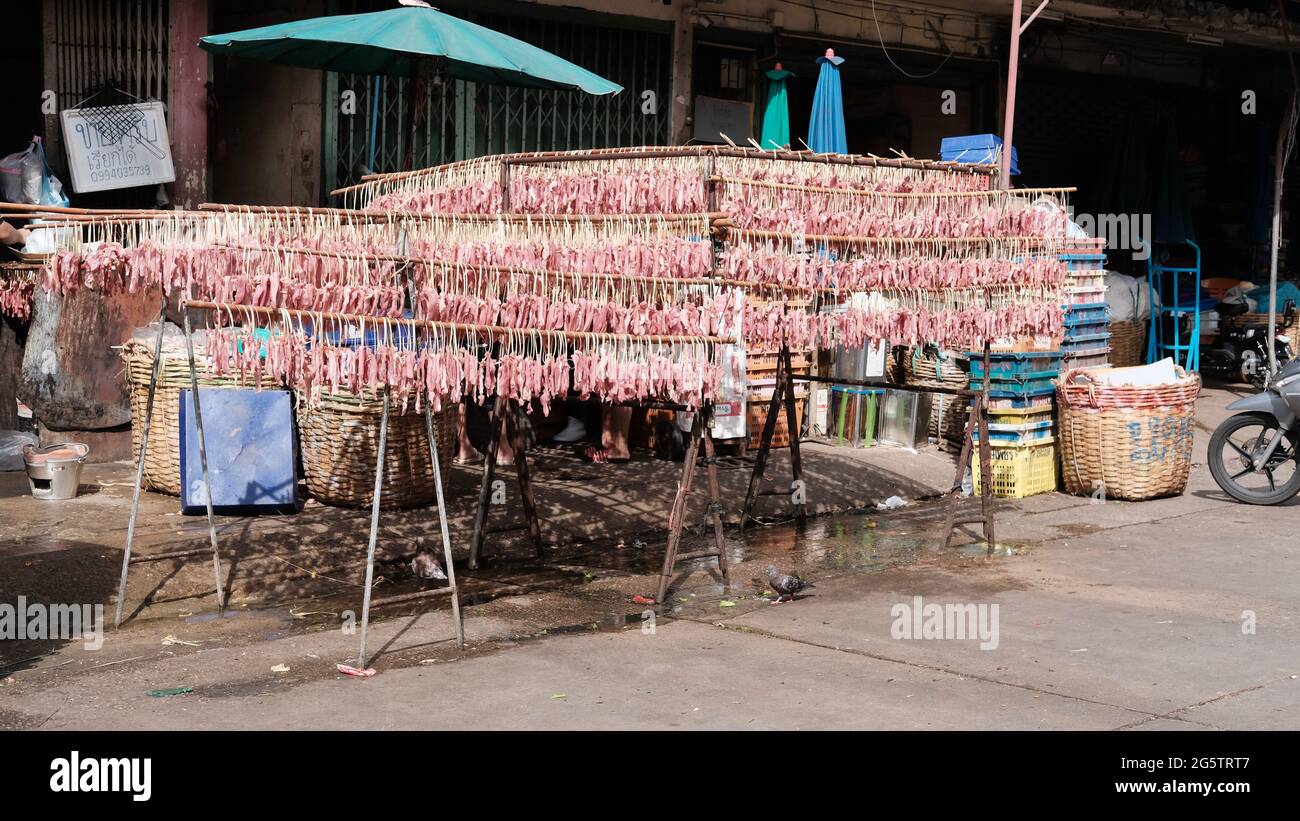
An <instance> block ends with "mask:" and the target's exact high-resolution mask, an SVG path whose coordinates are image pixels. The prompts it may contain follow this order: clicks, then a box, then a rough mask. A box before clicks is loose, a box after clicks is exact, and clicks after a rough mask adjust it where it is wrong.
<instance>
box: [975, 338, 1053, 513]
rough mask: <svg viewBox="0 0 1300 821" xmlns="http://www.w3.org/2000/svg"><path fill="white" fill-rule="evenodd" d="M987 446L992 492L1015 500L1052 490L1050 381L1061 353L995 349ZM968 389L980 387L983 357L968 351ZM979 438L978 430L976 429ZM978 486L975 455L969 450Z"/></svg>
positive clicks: (1051, 384)
mask: <svg viewBox="0 0 1300 821" xmlns="http://www.w3.org/2000/svg"><path fill="white" fill-rule="evenodd" d="M989 370H990V373H989V375H988V377H989V445H990V446H991V447H992V449H993V477H992V479H993V495H994V496H1001V497H1007V498H1013V499H1020V498H1024V497H1025V496H1032V495H1034V494H1036V493H1050V492H1052V491H1054V490H1056V426H1055V422H1054V421H1053V403H1052V399H1053V393H1054V391H1055V387H1054V384H1053V383H1054V382H1055V380H1056V378H1057V376H1059V375H1060V372H1061V353H1060V352H1059V351H1046V352H1036V353H995V354H991V355H990V360H989ZM970 373H971V380H970V387H971V390H975V391H978V390H982V389H983V387H984V378H985V374H984V357H983V355H982V354H975V353H972V354H971V355H970ZM974 434H975V435H974V439H975V441H977V442H978V441H979V432H978V429H976V431H974ZM971 473H972V477H973V481H974V483H975V485H974V486H975V487H976V488H978V487H979V482H980V474H979V454H978V452H975V453H972V454H971Z"/></svg>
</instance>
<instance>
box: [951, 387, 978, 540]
mask: <svg viewBox="0 0 1300 821" xmlns="http://www.w3.org/2000/svg"><path fill="white" fill-rule="evenodd" d="M981 400H982V397H979V396H977V397H975V401H974V402H973V403H972V404H971V409H970V417H969V418H967V420H966V432H965V435H964V436H962V442H961V454H960V455H959V456H958V457H957V475H956V476H955V477H954V478H953V482H952V487H951V488H950V489H949V490H948V515H947V517H946V518H945V520H944V525H943V547H944V549H945V550H947V549H948V545H949V544H950V543H951V542H952V534H953V532H954V531H955V530H956V528H957V506H958V504H960V502H961V486H962V484H963V483H964V482H965V479H966V470H967V469H968V468H969V466H970V457H971V451H972V450H973V445H974V436H973V432H974V429H975V426H976V425H977V424H979V423H978V422H977V421H976V420H977V419H978V418H979V414H980V413H982V412H983V406H984V403H983V401H981ZM980 469H981V470H984V469H985V468H984V466H983V465H982V464H981V465H980ZM982 483H983V477H981V484H982Z"/></svg>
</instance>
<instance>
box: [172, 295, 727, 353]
mask: <svg viewBox="0 0 1300 821" xmlns="http://www.w3.org/2000/svg"><path fill="white" fill-rule="evenodd" d="M184 307H190V308H194V309H196V310H201V311H217V312H220V313H226V314H230V315H232V316H233V315H235V314H244V315H247V314H256V315H258V316H266V317H272V318H283V317H286V316H289V317H301V318H306V319H314V320H330V321H337V322H356V323H361V322H366V323H369V324H381V323H382V324H385V325H404V326H406V327H409V328H439V329H442V330H448V331H451V332H452V333H476V334H484V335H488V334H498V335H509V334H514V335H519V334H533V335H537V336H545V337H550V338H552V339H560V338H563V339H567V340H572V341H582V340H594V341H598V342H619V341H627V340H630V341H633V342H649V343H651V344H673V343H679V342H680V343H687V344H690V343H699V344H714V345H733V344H735V342H736V340H735V339H733V338H732V337H727V336H684V335H659V334H609V333H587V332H584V331H554V330H549V329H544V328H511V327H508V326H505V325H473V324H464V323H459V322H441V321H438V320H433V319H408V318H405V317H382V316H370V315H366V314H339V313H333V312H326V311H304V310H300V309H298V308H264V307H262V306H260V305H241V304H239V303H234V302H208V301H206V300H197V299H196V300H187V301H185V302H184V303H182V308H184Z"/></svg>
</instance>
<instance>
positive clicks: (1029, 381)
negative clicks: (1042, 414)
mask: <svg viewBox="0 0 1300 821" xmlns="http://www.w3.org/2000/svg"><path fill="white" fill-rule="evenodd" d="M1059 373H1060V371H1059V367H1058V368H1053V369H1052V370H1050V371H1043V372H1041V373H1035V374H1032V375H1029V376H1025V377H1020V378H1014V379H999V378H997V377H996V376H995V377H993V379H992V380H991V381H990V382H989V396H996V397H999V398H1003V397H1023V396H1044V395H1047V394H1051V393H1055V392H1056V386H1055V385H1054V384H1053V382H1054V381H1055V380H1056V377H1057V376H1058V375H1059ZM983 388H984V380H983V379H979V378H976V377H973V376H972V377H971V380H970V389H971V390H973V391H978V390H983Z"/></svg>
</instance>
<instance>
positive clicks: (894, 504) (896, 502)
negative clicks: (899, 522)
mask: <svg viewBox="0 0 1300 821" xmlns="http://www.w3.org/2000/svg"><path fill="white" fill-rule="evenodd" d="M900 507H907V500H906V499H904V498H903V497H902V496H890V497H889V498H888V499H886V500H885V501H883V502H881V503H880V504H878V505H876V509H877V510H898V509H899V508H900Z"/></svg>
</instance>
